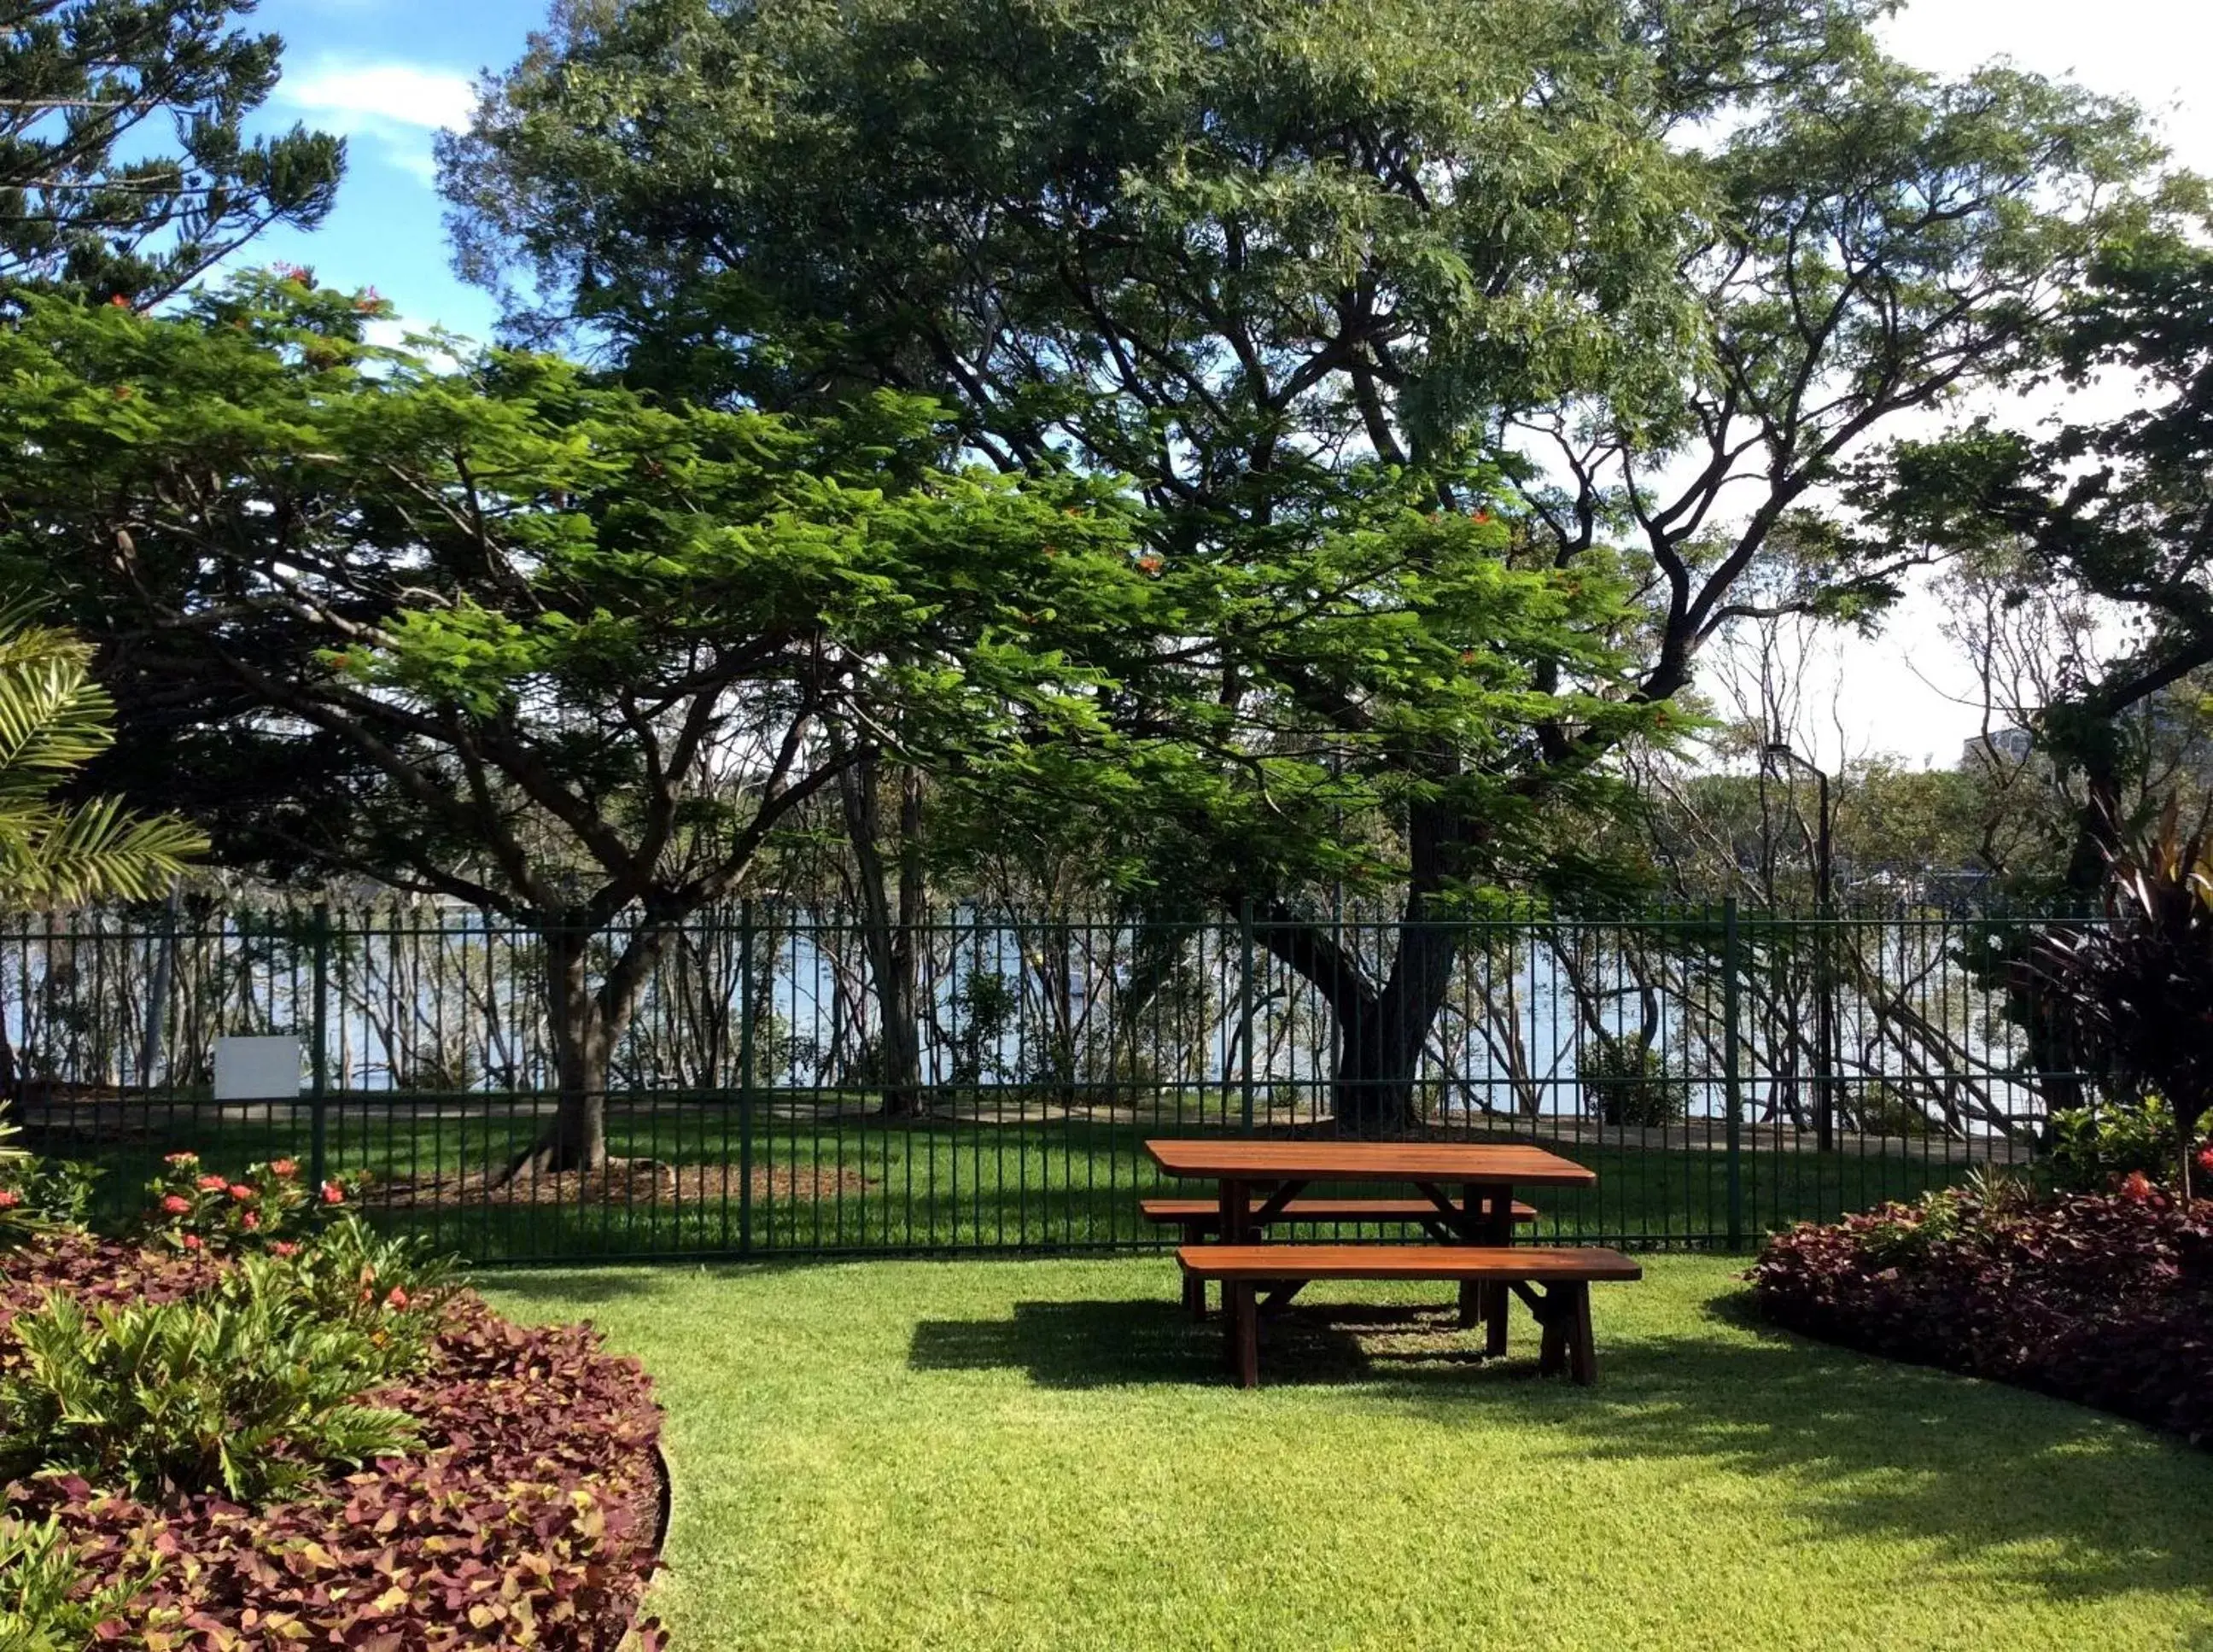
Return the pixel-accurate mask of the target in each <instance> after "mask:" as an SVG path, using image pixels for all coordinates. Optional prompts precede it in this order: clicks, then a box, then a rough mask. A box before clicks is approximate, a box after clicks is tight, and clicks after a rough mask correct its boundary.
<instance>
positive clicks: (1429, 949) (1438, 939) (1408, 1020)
mask: <svg viewBox="0 0 2213 1652" xmlns="http://www.w3.org/2000/svg"><path fill="white" fill-rule="evenodd" d="M1459 959H1460V930H1459V929H1458V928H1457V927H1456V926H1454V925H1453V924H1445V923H1437V922H1435V921H1430V920H1424V919H1413V920H1411V921H1402V922H1401V923H1400V924H1399V949H1398V956H1397V958H1396V959H1395V960H1394V961H1393V965H1392V968H1391V978H1390V979H1389V980H1388V981H1387V983H1386V984H1384V988H1383V991H1381V993H1379V994H1376V995H1375V996H1374V997H1371V998H1370V999H1369V1002H1368V1003H1367V1004H1365V1005H1364V1006H1363V1008H1362V1009H1361V1010H1360V1011H1359V1012H1358V1013H1357V1014H1356V1015H1353V1016H1351V1017H1350V1018H1349V1019H1347V1020H1345V1021H1344V1043H1343V1046H1342V1048H1341V1049H1340V1051H1339V1052H1338V1059H1337V1066H1336V1070H1334V1071H1333V1072H1332V1074H1331V1076H1330V1111H1331V1112H1332V1114H1333V1115H1334V1116H1335V1118H1336V1119H1337V1126H1338V1130H1339V1131H1343V1132H1344V1133H1345V1134H1347V1135H1350V1136H1369V1137H1392V1136H1404V1135H1405V1134H1407V1133H1408V1132H1409V1131H1411V1130H1412V1129H1413V1128H1414V1126H1415V1125H1417V1124H1418V1123H1419V1122H1420V1114H1419V1112H1418V1110H1417V1108H1416V1106H1415V1105H1414V1073H1415V1070H1416V1069H1417V1067H1418V1066H1419V1065H1420V1064H1421V1058H1422V1045H1423V1044H1424V1042H1425V1041H1426V1040H1427V1039H1428V1037H1429V1033H1430V1026H1431V1024H1432V1023H1434V1022H1435V1021H1436V1018H1437V1011H1438V1010H1439V1009H1442V1008H1443V1006H1444V1001H1445V992H1446V990H1447V988H1448V985H1449V984H1450V983H1451V980H1452V973H1453V968H1454V965H1455V964H1457V963H1458V961H1459Z"/></svg>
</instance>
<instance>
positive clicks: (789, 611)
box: [0, 279, 1161, 1171]
mask: <svg viewBox="0 0 2213 1652" xmlns="http://www.w3.org/2000/svg"><path fill="white" fill-rule="evenodd" d="M376 313H377V307H376V306H375V304H373V303H366V302H363V301H358V300H356V299H353V298H351V297H348V296H343V295H336V294H328V293H319V292H316V291H314V290H310V289H308V287H306V286H305V285H304V284H303V283H301V282H300V281H298V280H296V279H288V280H277V281H260V282H256V283H248V284H247V285H246V286H245V287H243V288H242V289H241V290H235V291H232V292H227V293H225V294H222V295H216V296H204V297H203V298H201V299H200V300H198V301H197V302H195V304H194V306H193V307H192V310H191V311H190V313H188V314H183V315H180V316H178V317H176V318H173V319H158V318H150V317H146V316H143V315H138V314H134V313H132V312H131V311H129V310H127V309H121V308H110V307H106V306H101V307H93V308H87V307H84V306H81V305H78V304H76V303H74V302H67V301H61V300H38V301H34V302H33V304H32V305H31V308H30V309H29V312H28V314H27V317H26V319H25V320H24V321H23V323H22V324H21V326H19V327H15V328H13V329H9V330H8V331H7V332H4V333H0V373H4V374H5V375H7V377H8V378H9V382H10V385H11V389H10V393H9V397H8V398H7V399H6V402H5V405H4V408H0V418H4V419H5V421H6V424H7V425H8V435H9V439H8V441H7V442H5V443H4V448H5V452H6V454H7V455H8V457H6V458H5V459H0V499H4V500H5V501H6V502H7V516H6V527H5V535H4V539H0V552H4V553H5V554H6V555H7V556H8V557H9V558H11V559H12V565H13V566H15V567H17V568H23V567H34V568H35V569H36V570H38V571H39V573H40V576H41V577H44V578H46V579H48V580H50V581H52V582H54V583H56V584H57V585H62V586H65V587H66V588H68V590H69V603H70V609H71V612H72V613H74V614H75V615H76V617H77V619H79V621H80V623H82V625H85V626H86V627H87V629H88V631H89V632H90V633H91V634H92V635H93V636H94V637H96V638H97V639H98V640H99V641H100V642H101V643H102V645H103V647H104V649H105V651H106V657H107V660H108V661H110V663H111V667H112V671H113V677H114V680H115V683H116V686H117V690H118V696H119V700H120V702H121V704H122V705H123V707H124V710H125V717H126V721H127V722H129V723H130V724H131V726H132V727H133V728H135V731H136V735H137V742H138V743H137V749H136V755H135V757H131V760H130V762H129V763H127V764H126V765H125V767H124V769H123V770H122V772H125V773H128V774H133V775H135V776H136V777H137V778H138V779H139V781H140V782H141V783H142V784H145V783H149V780H150V776H151V774H152V773H154V772H155V765H158V773H159V774H160V775H161V776H162V777H164V778H165V783H166V785H167V787H168V790H169V792H170V795H172V796H175V797H177V798H178V799H179V801H180V803H181V804H183V805H185V806H187V807H190V808H192V810H193V811H194V813H196V814H198V815H199V816H200V818H202V819H203V820H205V821H206V822H207V824H208V825H209V826H210V827H211V828H212V829H213V830H214V832H215V833H216V838H217V842H218V847H219V849H220V850H222V852H223V853H224V854H225V856H227V857H229V858H230V859H232V860H233V861H235V862H239V863H253V864H259V865H261V866H263V867H265V868H267V869H275V870H283V869H297V870H306V871H310V872H320V873H323V874H326V875H328V874H332V873H351V874H356V875H366V876H371V877H375V878H377V879H380V880H381V881H385V882H387V883H390V884H393V885H396V886H398V887H403V888H405V889H410V890H414V891H419V892H422V893H426V894H430V895H433V896H438V897H444V898H448V899H455V900H460V901H464V902H467V903H469V904H471V905H475V906H478V907H480V908H483V909H485V910H488V911H494V912H498V913H503V914H507V915H509V916H510V917H513V918H514V919H515V920H516V921H517V922H518V923H519V924H522V925H524V926H526V927H527V928H528V929H530V930H534V931H535V932H536V934H537V936H538V937H539V938H540V944H541V947H542V951H543V955H544V958H545V960H546V961H545V972H546V1003H547V1004H548V1006H549V1025H550V1028H551V1033H552V1052H553V1054H554V1057H555V1061H556V1066H557V1069H558V1083H559V1088H560V1093H561V1106H560V1108H559V1112H558V1120H557V1122H556V1123H555V1124H554V1125H553V1126H552V1128H551V1129H549V1131H548V1132H547V1133H546V1137H545V1139H544V1140H543V1141H541V1142H540V1143H538V1144H537V1146H536V1147H535V1148H534V1149H533V1150H532V1152H531V1153H530V1154H529V1155H527V1157H526V1158H525V1159H524V1160H523V1161H522V1163H523V1164H525V1165H527V1166H528V1167H533V1168H534V1169H539V1170H548V1171H560V1170H568V1169H575V1168H588V1167H593V1166H594V1165H597V1164H599V1163H600V1162H601V1161H603V1160H604V1157H605V1154H606V1133H605V1089H606V1084H607V1071H608V1062H609V1057H610V1054H611V1052H613V1048H614V1046H615V1045H616V1043H617V1042H618V1041H619V1039H620V1038H621V1037H622V1036H623V1033H624V1030H625V1026H626V1025H627V1022H628V1021H629V1018H630V1016H631V1012H632V1010H633V1009H634V1006H635V1005H636V1003H637V998H638V995H639V993H640V991H641V990H642V987H643V984H644V983H645V982H646V980H647V979H648V978H649V975H650V973H651V972H652V970H653V968H654V966H655V960H656V959H657V958H658V957H659V956H660V954H661V950H662V948H664V947H665V946H666V945H667V944H668V939H669V937H670V936H671V934H672V932H673V931H674V929H675V928H676V927H677V926H678V925H680V924H682V923H683V922H684V921H685V920H686V918H687V917H690V916H691V915H692V914H693V913H695V912H697V911H698V910H699V909H700V908H702V907H703V906H704V905H708V904H709V903H710V902H714V901H716V900H718V899H722V898H724V897H726V896H728V895H729V894H730V893H733V892H734V891H736V890H738V889H739V888H740V887H741V884H742V882H743V881H744V880H745V878H746V876H747V872H748V870H749V869H750V868H751V867H752V866H753V863H754V862H755V860H756V859H757V857H758V856H759V854H760V852H761V850H762V848H763V845H764V844H765V843H766V842H767V841H768V839H769V838H770V836H771V834H772V833H773V832H775V831H776V830H777V826H778V825H779V823H780V822H781V821H783V820H785V819H786V818H787V817H788V816H789V814H790V813H791V811H793V810H794V809H795V808H798V807H799V806H800V805H801V804H802V803H803V802H805V801H806V800H807V799H808V798H809V797H812V796H816V795H818V794H825V795H826V789H830V788H832V787H833V786H834V783H835V782H836V780H837V779H838V777H839V775H840V774H841V773H842V772H843V771H844V770H845V769H846V768H848V767H849V766H850V765H851V764H852V763H854V762H855V761H856V760H857V759H858V757H859V756H860V754H863V753H881V752H890V753H893V754H894V755H895V756H896V757H898V758H899V759H901V760H905V761H915V762H924V761H928V762H934V763H941V764H945V765H971V766H975V767H978V768H981V767H984V766H987V765H991V764H992V763H995V762H997V763H1003V764H1004V765H1006V766H1007V767H1008V768H1009V769H1010V770H1014V771H1021V772H1023V773H1026V774H1027V775H1029V776H1030V777H1032V778H1033V782H1035V783H1046V781H1048V780H1049V779H1050V778H1051V777H1052V769H1053V766H1054V765H1055V764H1056V763H1069V762H1073V761H1076V755H1075V754H1076V753H1083V752H1085V751H1087V750H1090V749H1092V748H1094V747H1096V746H1097V745H1098V744H1099V742H1100V739H1101V738H1102V725H1101V718H1100V710H1099V704H1100V697H1101V696H1102V694H1104V693H1106V692H1108V691H1109V690H1110V689H1111V687H1112V686H1113V684H1112V681H1111V680H1110V679H1108V678H1106V676H1105V675H1103V674H1101V673H1100V671H1099V670H1097V669H1096V668H1094V667H1092V666H1090V665H1088V664H1086V663H1084V660H1085V658H1086V657H1088V656H1089V655H1104V654H1105V653H1106V649H1103V648H1100V647H1098V646H1094V643H1095V642H1096V639H1098V638H1100V637H1113V635H1115V634H1117V633H1119V631H1122V630H1124V629H1131V630H1134V631H1137V632H1139V633H1140V634H1143V633H1145V632H1146V631H1147V629H1148V625H1149V622H1146V623H1142V624H1141V623H1138V622H1139V621H1141V620H1142V617H1143V613H1144V611H1145V609H1146V608H1147V607H1148V605H1149V604H1150V603H1152V602H1154V601H1155V600H1158V599H1159V598H1160V596H1161V587H1160V586H1159V585H1158V584H1157V583H1156V582H1155V581H1154V580H1153V579H1152V578H1151V576H1150V575H1149V572H1148V570H1146V569H1145V568H1144V567H1143V566H1141V565H1140V564H1139V563H1138V561H1137V560H1136V559H1135V558H1133V557H1132V556H1131V554H1130V552H1129V550H1128V538H1129V525H1128V517H1127V515H1126V510H1125V507H1124V506H1123V505H1122V503H1120V502H1119V500H1117V499H1115V498H1114V497H1112V495H1111V492H1110V491H1109V490H1106V489H1105V488H1102V487H1100V486H1099V485H1094V484H1092V483H1089V482H1087V481H1084V480H1082V479H1070V480H1064V481H1061V482H1057V483H1055V482H1039V481H1033V482H1030V483H1027V484H1025V485H1016V484H1015V483H1014V482H1012V481H1010V480H1009V479H1003V478H1000V477H997V476H996V475H994V474H992V473H991V472H972V471H960V470H947V469H943V468H941V467H939V466H937V465H936V464H935V463H934V462H933V460H934V459H935V457H936V454H938V453H940V452H942V447H943V440H942V435H941V434H940V433H939V432H938V431H937V430H936V427H935V425H934V424H933V422H932V419H931V417H930V412H929V410H927V409H926V408H920V407H918V406H916V405H913V404H911V402H905V401H901V400H899V399H896V398H891V397H880V398H876V399H872V400H870V401H868V402H866V403H864V404H863V405H860V406H858V407H857V408H855V409H853V410H852V411H849V412H848V413H847V414H846V415H844V417H842V418H838V419H834V420H794V419H787V418H781V417H777V416H772V415H767V414H760V413H753V412H720V411H702V410H698V409H695V408H691V407H687V406H684V405H680V404H670V405H660V404H657V403H656V402H655V401H654V400H652V399H648V398H645V397H643V396H640V395H638V394H637V393H633V392H631V391H628V390H624V389H619V388H607V387H596V386H594V385H593V384H592V383H591V382H590V381H589V380H588V377H587V376H586V375H584V374H583V373H582V372H581V371H580V370H579V369H577V368H576V367H575V366H574V365H572V364H569V363H563V362H560V361H557V360H553V359H551V358H546V357H529V356H518V355H494V356H491V357H485V358H484V359H482V360H480V361H477V362H474V363H471V364H468V365H466V366H461V367H453V366H449V365H446V364H443V363H441V362H440V361H438V360H437V359H436V358H435V357H424V356H423V355H420V354H417V353H413V352H411V351H405V350H380V349H375V348H372V347H370V346H369V345H368V344H364V343H363V338H362V334H363V324H364V323H365V322H366V321H367V320H369V319H370V317H371V316H373V315H374V314H376ZM125 755H126V756H129V755H130V754H128V753H126V754H125ZM1106 757H1107V758H1110V759H1111V762H1112V765H1113V771H1121V772H1128V771H1132V770H1133V769H1134V770H1140V771H1141V770H1142V768H1143V765H1144V763H1145V761H1146V759H1145V754H1144V753H1143V751H1142V750H1134V749H1129V748H1125V747H1117V748H1116V749H1115V750H1113V752H1112V753H1107V754H1106Z"/></svg>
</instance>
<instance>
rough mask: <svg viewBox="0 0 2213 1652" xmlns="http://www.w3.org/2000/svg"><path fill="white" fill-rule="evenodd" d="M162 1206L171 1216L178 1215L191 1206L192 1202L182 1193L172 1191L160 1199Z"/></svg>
mask: <svg viewBox="0 0 2213 1652" xmlns="http://www.w3.org/2000/svg"><path fill="white" fill-rule="evenodd" d="M162 1209H163V1210H167V1211H168V1213H169V1214H170V1215H171V1216H182V1215H184V1213H185V1212H186V1211H187V1210H191V1209H192V1201H191V1200H190V1199H188V1198H186V1197H185V1196H184V1195H183V1194H182V1193H172V1194H170V1195H169V1196H168V1198H165V1199H163V1200H162Z"/></svg>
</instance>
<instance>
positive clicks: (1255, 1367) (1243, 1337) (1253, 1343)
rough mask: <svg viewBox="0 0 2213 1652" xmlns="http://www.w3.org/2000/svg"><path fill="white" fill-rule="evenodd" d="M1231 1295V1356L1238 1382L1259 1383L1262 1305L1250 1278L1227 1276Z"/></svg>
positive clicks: (1224, 1286) (1225, 1288)
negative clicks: (1233, 1278) (1231, 1278)
mask: <svg viewBox="0 0 2213 1652" xmlns="http://www.w3.org/2000/svg"><path fill="white" fill-rule="evenodd" d="M1222 1291H1223V1294H1224V1295H1227V1296H1228V1298H1229V1302H1228V1308H1229V1312H1228V1320H1229V1350H1230V1353H1229V1357H1230V1362H1231V1365H1232V1367H1233V1368H1234V1369H1235V1371H1236V1373H1237V1386H1238V1387H1241V1388H1257V1387H1259V1386H1260V1306H1259V1300H1258V1298H1257V1296H1256V1295H1255V1291H1254V1287H1253V1282H1252V1281H1251V1280H1249V1279H1235V1280H1224V1281H1223V1282H1222Z"/></svg>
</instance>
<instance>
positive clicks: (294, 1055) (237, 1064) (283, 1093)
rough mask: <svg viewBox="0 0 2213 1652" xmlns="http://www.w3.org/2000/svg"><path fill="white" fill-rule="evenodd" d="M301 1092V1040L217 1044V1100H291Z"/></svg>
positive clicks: (222, 1041) (219, 1041) (227, 1040)
mask: <svg viewBox="0 0 2213 1652" xmlns="http://www.w3.org/2000/svg"><path fill="white" fill-rule="evenodd" d="M299 1093H300V1040H299V1039H296V1038H292V1037H290V1036H289V1035H288V1036H285V1037H283V1038H273V1039H237V1038H223V1039H216V1041H215V1099H216V1100H218V1101H274V1100H286V1101H289V1100H291V1099H292V1098H293V1097H294V1096H296V1095H297V1094H299Z"/></svg>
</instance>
